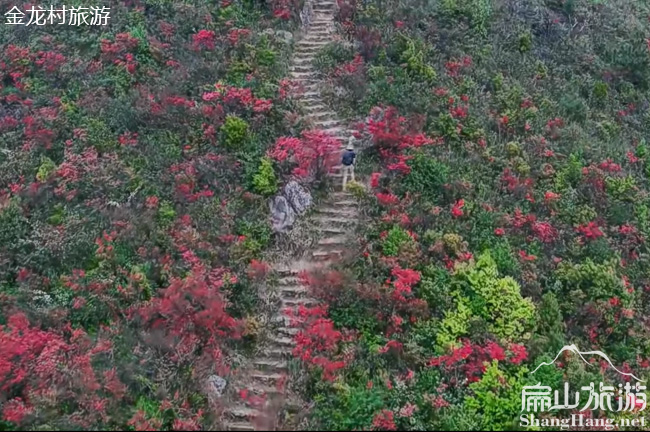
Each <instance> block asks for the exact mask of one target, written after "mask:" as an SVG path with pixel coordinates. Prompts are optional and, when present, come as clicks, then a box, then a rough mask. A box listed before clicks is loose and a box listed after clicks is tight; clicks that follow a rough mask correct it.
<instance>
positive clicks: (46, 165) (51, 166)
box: [36, 156, 56, 183]
mask: <svg viewBox="0 0 650 432" xmlns="http://www.w3.org/2000/svg"><path fill="white" fill-rule="evenodd" d="M55 171H56V164H55V163H54V162H53V161H52V159H50V158H48V157H45V156H43V157H42V158H41V166H39V167H38V172H37V173H36V179H37V180H38V181H39V182H41V183H43V182H45V181H46V180H47V179H48V178H50V176H51V175H52V174H54V172H55Z"/></svg>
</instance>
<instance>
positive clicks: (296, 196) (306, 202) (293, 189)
mask: <svg viewBox="0 0 650 432" xmlns="http://www.w3.org/2000/svg"><path fill="white" fill-rule="evenodd" d="M284 196H285V197H286V198H287V201H289V204H291V207H293V209H294V210H295V212H296V213H298V214H303V213H304V212H305V211H306V210H307V209H308V208H309V207H310V206H311V204H312V198H311V194H310V193H309V191H308V190H307V189H305V188H304V187H302V186H301V185H300V183H298V182H297V181H295V180H291V181H290V182H289V183H287V184H286V185H285V186H284Z"/></svg>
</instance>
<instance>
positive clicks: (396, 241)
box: [382, 225, 413, 256]
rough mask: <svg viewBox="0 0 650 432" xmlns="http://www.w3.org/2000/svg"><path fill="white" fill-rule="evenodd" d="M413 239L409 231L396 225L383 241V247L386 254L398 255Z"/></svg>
mask: <svg viewBox="0 0 650 432" xmlns="http://www.w3.org/2000/svg"><path fill="white" fill-rule="evenodd" d="M411 241H413V239H412V238H411V236H410V235H409V233H407V232H406V231H405V230H404V229H402V228H400V227H399V226H397V225H395V226H394V227H393V228H391V229H390V231H388V235H387V236H386V238H385V239H384V241H383V243H382V249H383V252H384V255H386V256H397V254H399V251H400V249H401V247H402V246H403V245H404V244H406V243H408V242H411Z"/></svg>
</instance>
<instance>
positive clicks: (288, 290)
mask: <svg viewBox="0 0 650 432" xmlns="http://www.w3.org/2000/svg"><path fill="white" fill-rule="evenodd" d="M280 294H281V295H283V296H287V297H301V296H305V295H307V294H309V289H308V288H306V287H304V286H285V287H281V288H280Z"/></svg>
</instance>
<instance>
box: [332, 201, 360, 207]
mask: <svg viewBox="0 0 650 432" xmlns="http://www.w3.org/2000/svg"><path fill="white" fill-rule="evenodd" d="M332 204H333V205H335V206H357V205H359V203H358V202H357V201H355V200H339V201H334V202H333V203H332Z"/></svg>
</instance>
